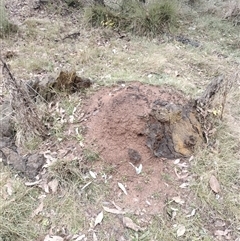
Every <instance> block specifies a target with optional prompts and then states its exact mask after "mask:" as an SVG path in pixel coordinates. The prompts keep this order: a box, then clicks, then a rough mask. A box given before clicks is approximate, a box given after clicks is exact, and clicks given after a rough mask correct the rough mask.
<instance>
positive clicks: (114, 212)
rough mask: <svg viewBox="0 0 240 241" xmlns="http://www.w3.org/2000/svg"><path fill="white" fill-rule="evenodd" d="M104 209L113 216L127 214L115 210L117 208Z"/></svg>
mask: <svg viewBox="0 0 240 241" xmlns="http://www.w3.org/2000/svg"><path fill="white" fill-rule="evenodd" d="M103 209H104V210H105V211H106V212H108V213H113V214H125V212H124V211H121V210H118V209H115V208H108V207H103Z"/></svg>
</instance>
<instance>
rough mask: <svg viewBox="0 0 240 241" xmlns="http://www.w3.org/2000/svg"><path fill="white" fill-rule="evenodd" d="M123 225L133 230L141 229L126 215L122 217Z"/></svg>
mask: <svg viewBox="0 0 240 241" xmlns="http://www.w3.org/2000/svg"><path fill="white" fill-rule="evenodd" d="M123 225H124V226H125V227H127V228H130V229H132V230H134V231H135V232H138V231H142V228H141V227H139V226H138V225H137V224H135V223H134V222H133V221H132V219H131V218H128V217H123Z"/></svg>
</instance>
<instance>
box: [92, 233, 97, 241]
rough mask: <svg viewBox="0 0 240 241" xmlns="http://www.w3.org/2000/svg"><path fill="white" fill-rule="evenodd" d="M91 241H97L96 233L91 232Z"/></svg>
mask: <svg viewBox="0 0 240 241" xmlns="http://www.w3.org/2000/svg"><path fill="white" fill-rule="evenodd" d="M93 241H98V238H97V235H96V234H95V233H93Z"/></svg>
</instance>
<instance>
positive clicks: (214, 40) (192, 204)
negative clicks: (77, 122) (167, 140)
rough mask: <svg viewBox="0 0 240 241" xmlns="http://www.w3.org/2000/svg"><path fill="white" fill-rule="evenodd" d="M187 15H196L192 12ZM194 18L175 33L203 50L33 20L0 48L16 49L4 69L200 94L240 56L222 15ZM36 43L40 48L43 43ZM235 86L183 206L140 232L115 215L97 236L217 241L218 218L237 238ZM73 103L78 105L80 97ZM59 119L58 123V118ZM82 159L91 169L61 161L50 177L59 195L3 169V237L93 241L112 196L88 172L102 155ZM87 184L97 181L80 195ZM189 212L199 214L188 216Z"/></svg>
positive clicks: (60, 131) (239, 94)
mask: <svg viewBox="0 0 240 241" xmlns="http://www.w3.org/2000/svg"><path fill="white" fill-rule="evenodd" d="M189 16H190V17H189V18H191V14H189ZM197 16H198V20H197V21H196V20H195V19H196V18H195V17H194V18H192V19H191V23H189V22H183V23H181V24H180V29H179V30H176V31H177V33H176V34H178V32H179V33H180V32H183V33H184V34H185V35H186V36H189V38H191V39H197V40H198V41H200V43H201V46H200V47H198V48H195V47H193V46H190V45H184V44H182V43H179V42H177V41H175V40H170V39H169V38H168V36H158V37H156V38H155V39H153V40H149V39H147V38H144V37H136V36H132V35H131V34H127V36H126V37H125V38H122V39H120V38H119V36H118V34H117V33H115V32H114V31H111V30H109V29H86V28H85V27H84V25H81V24H78V25H74V26H72V22H71V21H72V19H67V18H64V19H62V18H61V17H60V16H59V17H58V18H59V19H58V21H52V20H51V21H50V20H48V19H46V20H41V19H40V18H31V19H27V20H26V21H25V22H24V23H23V24H22V26H21V27H20V29H19V36H18V42H17V43H16V41H15V40H16V39H15V38H14V37H11V38H9V39H8V41H7V42H6V43H3V44H4V45H3V47H5V48H6V49H10V50H12V51H15V52H16V53H18V55H17V56H16V57H13V58H12V59H10V60H9V61H8V63H9V64H10V65H11V68H12V70H13V71H14V73H15V75H16V78H19V79H24V80H29V79H31V78H33V76H34V75H40V76H42V75H44V74H46V73H47V74H48V72H54V73H56V75H57V74H58V71H59V70H60V69H64V70H73V69H74V70H76V71H78V73H79V75H83V76H87V77H91V78H92V79H94V80H95V81H96V84H95V87H96V86H97V85H109V84H113V83H115V82H116V81H118V80H124V81H133V80H138V81H143V82H146V83H150V84H156V85H161V84H169V85H172V86H174V87H176V88H178V89H181V90H183V91H184V92H185V93H186V94H187V95H188V96H189V97H195V96H197V95H199V94H200V93H201V91H202V90H203V89H204V87H205V86H206V84H207V83H208V82H209V81H210V80H211V79H212V78H213V77H214V76H216V75H218V74H224V75H225V77H226V78H232V76H234V73H236V72H238V73H239V72H240V69H239V62H240V59H239V56H240V52H239V50H238V49H236V48H235V47H234V46H237V44H238V43H239V42H238V41H239V40H238V37H239V27H238V26H233V25H232V24H231V22H227V21H221V19H219V18H217V17H216V16H212V15H205V16H203V17H201V15H197ZM55 20H56V19H55ZM63 20H64V21H63ZM185 21H187V17H186V19H185ZM189 25H191V26H189ZM70 27H71V29H70ZM190 27H194V28H195V30H192V29H191V28H190ZM189 28H190V29H189ZM79 29H81V34H80V37H79V38H78V39H71V38H67V39H65V40H62V39H63V38H64V37H66V36H67V35H68V34H69V32H76V31H79ZM230 36H231V38H230ZM129 39H130V41H129ZM55 40H57V41H55ZM33 41H36V42H39V43H40V42H41V45H40V44H36V43H35V42H33ZM224 56H225V57H224ZM26 59H27V60H28V61H26ZM239 86H240V85H239V79H236V83H235V87H234V91H233V92H232V93H230V95H229V97H228V101H227V105H226V111H225V115H224V120H223V122H219V121H218V120H216V123H217V126H216V128H217V132H216V140H217V142H216V143H213V146H212V148H210V149H204V150H200V151H199V152H198V153H197V154H196V156H195V158H194V159H193V160H192V162H191V167H190V170H189V171H190V173H191V176H192V179H191V181H190V188H189V189H188V191H189V195H188V196H185V198H186V199H185V201H186V202H185V204H184V205H178V204H174V203H172V202H169V203H166V209H165V210H164V213H161V214H156V215H154V216H151V217H150V219H149V223H148V225H147V228H146V229H145V230H144V231H143V232H134V231H131V230H128V229H124V228H122V226H121V225H120V224H119V223H120V221H119V218H118V217H116V216H114V215H111V214H105V215H106V216H105V217H104V222H103V223H102V224H101V225H100V226H98V227H97V228H95V233H96V235H97V237H98V240H116V233H114V232H113V233H111V232H112V231H111V230H112V229H113V225H114V226H117V227H118V225H119V227H121V229H119V230H121V231H122V232H123V233H122V235H123V236H124V235H125V236H126V237H127V240H146V241H147V240H169V241H173V240H188V239H191V240H204V241H208V240H216V237H214V235H213V233H214V231H216V230H217V229H220V228H219V227H216V226H214V223H215V221H216V220H221V221H223V222H225V223H226V225H225V226H224V227H223V228H222V229H223V230H225V229H230V230H231V235H232V236H231V238H232V239H231V240H236V239H237V237H239V235H240V234H239V220H240V212H239V210H240V207H239V203H240V200H239V183H240V173H239V165H240V163H239V158H240V153H239V145H240V144H239V141H240V140H239V133H240V129H239V123H240V112H239V107H238V105H237V104H236V103H238V102H239V100H240V90H239ZM59 97H60V96H59ZM61 98H62V99H61V100H60V105H61V107H63V108H64V109H65V110H66V113H67V114H66V115H70V114H71V112H72V109H73V106H72V105H71V103H72V102H71V101H70V100H69V97H66V96H65V97H64V96H62V97H61ZM73 102H74V103H75V104H77V103H76V102H75V99H74V101H73ZM55 114H56V116H55V117H56V119H57V118H58V113H55ZM58 124H59V122H57V121H56V125H55V127H54V128H55V136H54V135H53V140H54V141H55V144H56V145H58V144H59V142H58V141H57V139H58V138H59V136H60V137H62V136H64V130H65V129H64V126H62V125H60V124H59V125H58ZM54 138H55V139H54ZM80 139H81V140H80V141H83V140H82V138H80ZM60 143H61V142H60ZM43 145H44V143H43ZM43 145H41V146H43ZM34 148H36V147H35V146H34ZM84 154H85V158H88V162H87V164H86V163H85V162H79V161H80V160H81V158H79V160H74V161H73V160H68V161H66V160H59V161H58V162H57V163H56V164H55V165H54V166H52V167H51V168H50V169H49V170H50V174H51V178H53V179H57V180H58V181H59V182H60V185H59V190H58V192H57V193H55V194H45V193H44V192H43V191H42V190H40V189H38V188H36V187H33V188H29V187H26V186H25V185H24V182H25V180H24V179H22V178H19V177H16V176H14V174H12V172H11V171H10V170H9V169H8V168H6V167H3V166H2V163H0V173H1V175H0V190H1V192H0V193H1V194H0V198H1V200H0V240H4V241H8V240H29V241H30V240H37V238H38V237H40V236H42V237H44V236H45V235H46V234H48V233H49V232H50V229H51V228H52V232H53V233H54V234H57V235H60V234H63V232H64V228H65V230H68V232H69V233H70V234H85V235H86V237H88V240H93V233H94V232H93V228H92V226H91V225H92V223H93V222H94V219H95V217H96V214H97V213H98V212H99V211H100V210H101V209H102V205H103V203H104V202H105V201H106V200H107V198H108V195H109V192H111V190H109V186H108V184H106V183H104V178H102V177H100V176H99V177H98V178H97V179H94V180H93V179H91V177H90V176H89V174H88V173H89V170H91V168H92V163H94V162H95V161H96V160H97V158H98V156H97V153H95V152H93V151H92V150H86V151H85V153H84ZM82 167H83V169H82ZM111 168H112V167H106V170H104V171H105V172H106V173H107V172H111ZM212 174H214V175H215V176H216V177H217V179H218V181H219V182H220V185H221V193H220V195H219V196H217V195H215V194H214V193H213V192H212V190H211V189H210V188H209V177H210V176H211V175H212ZM166 178H167V177H166ZM90 181H92V183H91V184H90V185H89V186H88V187H87V188H86V189H84V190H83V191H81V188H82V187H84V185H85V184H87V183H88V182H90ZM9 182H10V183H11V185H10V186H11V187H12V190H13V192H12V194H11V195H10V194H9V193H8V192H9V189H8V188H7V187H8V186H9V184H8V183H9ZM181 191H182V190H179V192H181ZM42 195H46V197H45V198H44V207H43V211H42V212H41V213H40V214H39V215H36V216H35V217H34V218H31V214H32V213H33V211H34V210H36V208H37V207H38V206H39V204H40V199H39V197H41V196H42ZM173 209H178V210H177V212H176V217H175V218H174V219H172V217H171V215H169V213H170V212H171V213H172V211H173ZM193 209H195V210H196V214H195V215H193V216H191V217H189V216H187V215H188V214H190V213H191V211H192V210H193ZM128 216H130V217H131V218H133V219H135V220H136V222H137V221H138V220H139V219H140V218H139V216H138V215H134V214H132V213H129V214H128ZM179 224H181V225H184V226H185V227H186V233H185V235H184V236H183V237H177V236H176V234H177V230H178V227H179V226H178V225H179ZM223 238H225V237H223Z"/></svg>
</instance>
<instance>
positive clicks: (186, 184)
mask: <svg viewBox="0 0 240 241" xmlns="http://www.w3.org/2000/svg"><path fill="white" fill-rule="evenodd" d="M188 186H189V183H187V182H184V183H182V184H181V185H180V186H179V187H180V188H187V187H188Z"/></svg>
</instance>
